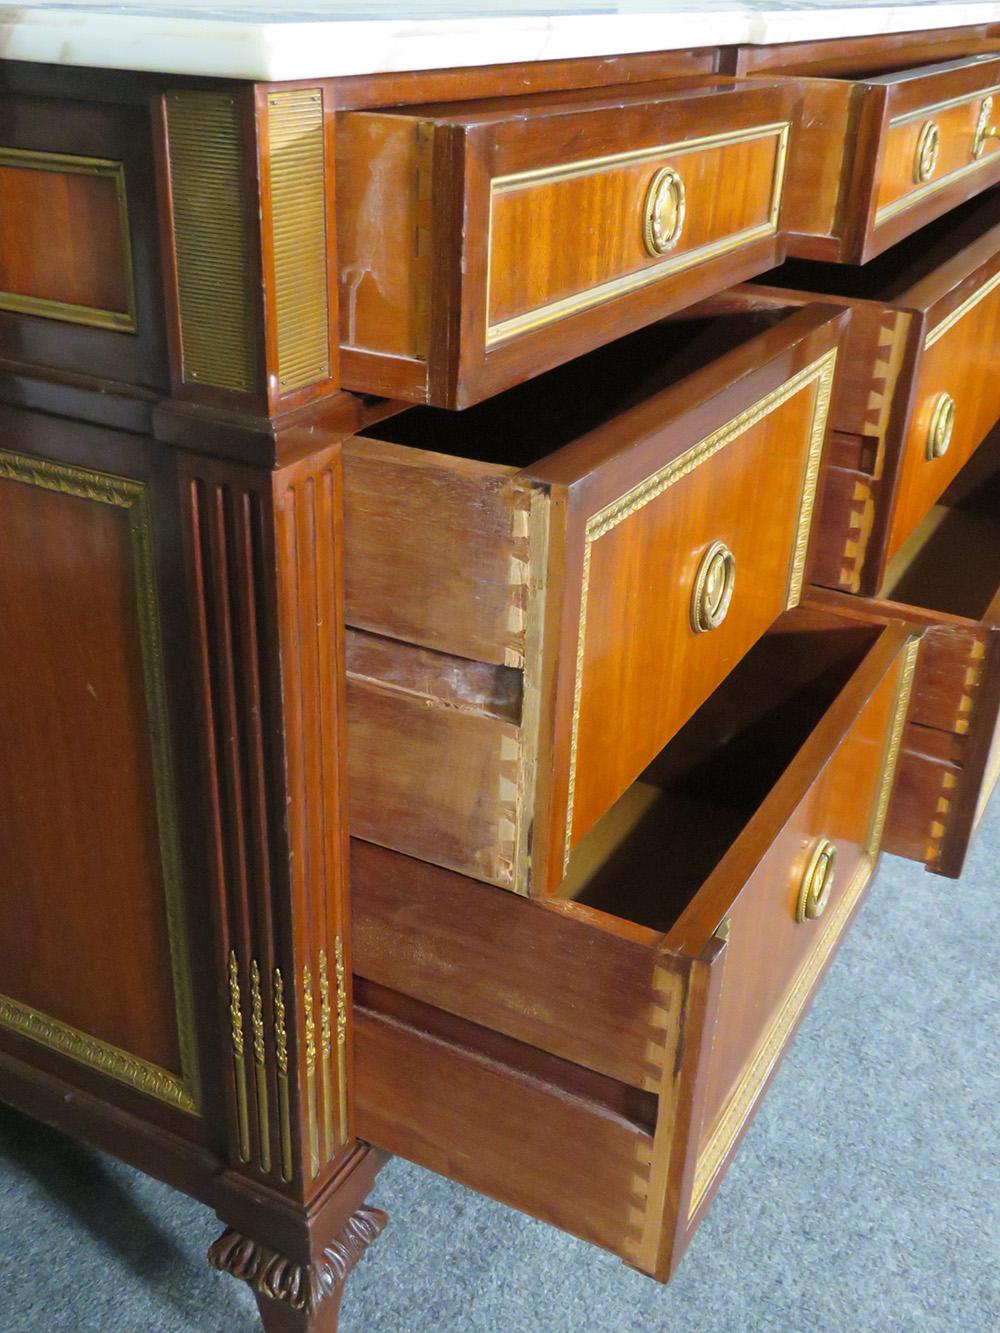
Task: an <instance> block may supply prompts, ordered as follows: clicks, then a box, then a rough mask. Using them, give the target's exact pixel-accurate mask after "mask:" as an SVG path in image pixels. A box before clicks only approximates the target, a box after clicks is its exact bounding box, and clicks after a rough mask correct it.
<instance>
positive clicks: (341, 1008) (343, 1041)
mask: <svg viewBox="0 0 1000 1333" xmlns="http://www.w3.org/2000/svg"><path fill="white" fill-rule="evenodd" d="M334 949H335V968H336V977H337V1077H338V1080H339V1084H338V1092H339V1101H340V1104H339V1108H338V1109H339V1111H340V1125H339V1142H340V1146H341V1147H343V1145H344V1144H345V1143H346V1142H347V1010H348V1002H347V972H346V970H345V968H344V944H343V941H342V940H341V938H340V936H339V935H338V936H337V938H336V940H335V942H334Z"/></svg>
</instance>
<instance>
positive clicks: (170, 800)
mask: <svg viewBox="0 0 1000 1333" xmlns="http://www.w3.org/2000/svg"><path fill="white" fill-rule="evenodd" d="M0 480H6V481H12V482H19V483H21V484H22V485H25V486H38V487H40V488H41V489H43V490H47V491H55V492H58V493H59V494H61V495H69V496H73V497H75V498H77V499H80V500H87V501H91V502H93V503H95V504H105V505H112V506H114V507H115V508H118V509H121V510H123V511H125V514H126V516H127V519H128V525H129V534H130V538H131V548H132V562H133V579H134V588H135V596H136V609H137V619H138V626H139V631H138V632H139V647H140V654H141V661H142V676H143V690H144V695H145V703H146V714H147V726H148V730H149V745H150V756H151V766H152V773H153V792H154V802H155V806H156V823H157V837H158V841H159V853H160V871H161V874H162V876H163V890H164V898H165V912H166V920H167V934H168V938H169V942H170V960H171V968H172V973H173V985H174V1007H175V1012H176V1015H177V1036H178V1044H179V1047H180V1055H181V1073H180V1074H176V1073H173V1072H171V1071H169V1070H166V1069H160V1068H159V1067H158V1066H156V1065H153V1064H150V1063H149V1061H147V1060H143V1059H142V1058H141V1057H139V1056H136V1055H133V1054H131V1053H130V1052H127V1051H122V1050H120V1049H119V1048H118V1047H117V1046H113V1045H112V1044H111V1043H109V1042H104V1041H101V1040H100V1039H98V1038H96V1037H94V1036H91V1035H90V1034H88V1033H85V1032H81V1031H79V1030H78V1029H76V1028H74V1027H72V1026H70V1025H69V1024H67V1023H63V1022H60V1021H59V1020H58V1019H57V1018H54V1017H52V1016H51V1015H48V1014H43V1013H40V1012H39V1011H38V1010H36V1009H33V1008H32V1007H31V1006H30V1005H26V1004H23V1003H21V1002H20V1001H18V1000H16V999H14V998H13V997H11V996H0V1025H2V1026H4V1027H7V1028H9V1029H10V1030H11V1031H14V1032H17V1033H18V1034H19V1035H21V1036H26V1037H30V1038H31V1039H32V1040H34V1041H38V1042H40V1043H42V1044H43V1045H45V1046H48V1047H49V1048H50V1049H52V1050H55V1051H58V1052H59V1053H60V1054H61V1055H65V1056H68V1057H69V1058H70V1059H72V1060H77V1061H79V1062H80V1063H81V1064H85V1065H89V1066H90V1067H91V1068H92V1069H95V1070H97V1071H98V1072H99V1073H101V1074H105V1075H107V1076H108V1077H110V1078H114V1079H117V1080H118V1081H119V1082H121V1083H126V1084H128V1085H129V1086H130V1087H132V1088H134V1089H136V1091H138V1092H142V1093H147V1094H148V1095H150V1096H153V1097H157V1098H159V1100H161V1101H164V1102H167V1103H169V1104H170V1105H171V1106H175V1107H177V1108H178V1109H180V1110H182V1111H187V1112H190V1113H192V1114H197V1113H198V1104H199V1089H198V1067H197V1058H196V1042H195V1028H194V1005H193V999H192V988H191V967H190V960H189V957H188V950H187V925H186V919H185V916H186V913H185V907H184V888H183V880H182V874H181V856H180V832H179V823H178V814H177V803H176V802H177V794H176V784H175V780H174V771H173V755H172V753H171V747H170V731H169V720H168V714H167V690H166V676H165V671H164V665H163V644H162V640H161V637H160V610H159V597H158V594H157V587H156V571H155V564H154V559H153V524H152V510H151V506H150V500H149V488H148V486H147V485H146V483H145V482H143V481H138V480H135V479H134V478H131V477H119V476H116V475H114V474H112V473H108V472H100V471H96V470H93V469H90V468H82V467H76V466H74V465H71V464H69V463H57V462H54V461H52V460H51V459H46V458H35V457H32V456H30V455H27V454H18V453H14V452H12V451H11V450H7V449H0Z"/></svg>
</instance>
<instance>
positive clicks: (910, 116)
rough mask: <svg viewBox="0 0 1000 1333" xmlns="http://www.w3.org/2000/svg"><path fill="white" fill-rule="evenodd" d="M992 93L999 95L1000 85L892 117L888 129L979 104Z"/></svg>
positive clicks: (978, 89)
mask: <svg viewBox="0 0 1000 1333" xmlns="http://www.w3.org/2000/svg"><path fill="white" fill-rule="evenodd" d="M992 93H1000V83H994V84H992V85H991V86H990V87H989V88H977V89H976V91H975V92H972V93H963V94H962V95H961V96H960V97H949V98H948V99H947V100H946V101H944V102H932V103H931V104H930V105H929V106H919V107H917V109H916V110H915V111H906V112H904V113H903V114H902V115H901V116H893V117H892V119H891V120H890V121H889V128H890V130H894V129H895V128H896V126H897V125H909V124H911V123H912V122H913V121H915V120H925V119H926V118H927V117H928V116H934V115H937V113H938V112H939V111H950V110H951V109H952V108H953V107H956V106H965V105H966V104H967V103H969V102H979V101H981V100H982V99H983V98H984V97H989V96H990V95H991V94H992Z"/></svg>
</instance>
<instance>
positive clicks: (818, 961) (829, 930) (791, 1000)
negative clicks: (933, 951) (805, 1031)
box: [688, 855, 875, 1221]
mask: <svg viewBox="0 0 1000 1333" xmlns="http://www.w3.org/2000/svg"><path fill="white" fill-rule="evenodd" d="M874 869H875V861H874V858H872V857H871V856H868V855H864V856H862V858H861V860H860V861H859V863H858V866H857V869H856V870H855V872H854V875H853V877H852V879H851V882H850V884H849V885H848V886H847V888H846V889H845V890H844V894H843V896H842V897H841V898H840V900H839V901H838V903H837V906H836V908H835V909H834V911H833V913H832V914H831V916H830V917H829V918H828V919H827V921H828V924H827V927H826V929H825V930H824V932H823V934H822V935H821V936H820V939H819V942H818V943H817V945H816V948H815V949H814V950H813V951H812V953H811V954H810V955H809V957H808V959H807V960H806V962H805V963H804V965H803V966H802V967H801V968H800V970H799V973H798V975H797V977H796V978H795V981H794V983H793V985H792V988H791V990H790V991H789V992H788V995H787V996H786V998H785V1002H784V1004H783V1005H782V1006H781V1008H780V1009H779V1011H778V1013H777V1015H776V1016H775V1019H774V1021H773V1023H772V1024H771V1026H770V1028H768V1030H767V1033H766V1034H765V1036H764V1039H763V1040H762V1041H761V1043H760V1045H759V1046H758V1047H757V1050H756V1053H755V1054H754V1057H753V1059H752V1060H751V1061H750V1063H749V1065H748V1066H747V1068H746V1070H745V1071H744V1073H743V1077H742V1078H741V1079H740V1081H739V1083H738V1084H737V1086H736V1088H735V1090H734V1091H733V1094H732V1096H731V1097H730V1099H729V1101H728V1103H727V1104H726V1109H725V1111H724V1112H723V1114H722V1118H721V1119H720V1121H719V1123H718V1125H717V1126H716V1129H715V1131H714V1133H713V1134H712V1136H711V1138H710V1139H709V1140H708V1142H707V1143H706V1144H705V1146H704V1147H703V1148H702V1149H701V1151H700V1152H699V1153H698V1158H697V1161H696V1162H695V1170H694V1181H693V1184H692V1186H691V1202H690V1204H689V1206H688V1220H689V1221H690V1219H691V1218H692V1217H694V1215H695V1213H696V1212H697V1211H698V1209H699V1207H700V1206H701V1203H702V1200H703V1199H704V1197H705V1195H706V1193H707V1192H708V1190H709V1188H710V1187H711V1185H712V1182H713V1181H714V1180H715V1178H716V1176H717V1175H718V1173H719V1168H720V1167H721V1166H722V1163H723V1162H724V1161H725V1159H726V1156H727V1155H728V1153H729V1150H730V1148H732V1146H733V1143H734V1142H735V1140H736V1137H737V1135H738V1134H739V1132H740V1130H741V1129H742V1127H743V1125H744V1124H745V1122H746V1118H747V1115H748V1114H749V1112H750V1109H751V1107H752V1106H753V1104H754V1102H755V1101H756V1100H757V1097H758V1095H759V1093H760V1090H761V1088H762V1087H763V1085H764V1083H765V1082H766V1081H767V1078H768V1076H769V1075H770V1073H771V1070H772V1069H773V1068H774V1066H775V1065H776V1064H777V1062H778V1057H779V1056H780V1054H781V1051H782V1049H783V1048H784V1045H785V1042H786V1041H787V1040H788V1035H789V1033H790V1032H791V1030H792V1028H793V1027H794V1026H795V1024H796V1022H797V1021H798V1018H799V1015H800V1014H801V1013H802V1011H803V1009H804V1008H805V1005H806V1002H807V1001H808V999H809V996H810V994H811V992H812V989H813V986H814V985H815V984H816V979H817V977H818V976H819V974H820V972H821V971H822V970H823V966H824V964H825V963H826V960H827V958H829V956H830V954H831V953H832V952H833V949H834V947H835V945H836V943H837V941H838V940H839V939H840V937H841V935H842V934H843V931H844V927H845V926H846V924H847V919H848V917H849V916H850V915H851V911H852V910H853V908H854V906H855V904H856V903H857V901H858V899H859V898H860V896H861V894H862V892H863V891H864V888H865V885H866V884H867V883H868V881H869V879H870V878H871V875H872V871H873V870H874Z"/></svg>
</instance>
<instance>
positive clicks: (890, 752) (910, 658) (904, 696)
mask: <svg viewBox="0 0 1000 1333" xmlns="http://www.w3.org/2000/svg"><path fill="white" fill-rule="evenodd" d="M919 652H920V640H919V639H910V640H909V642H908V643H907V645H906V647H905V648H904V649H903V662H902V666H901V667H900V670H899V681H898V683H897V686H896V701H895V704H894V705H893V714H892V721H891V723H890V724H889V733H888V735H887V736H886V741H885V754H884V756H883V760H882V775H881V778H880V779H879V786H878V793H877V795H876V797H875V804H874V806H873V807H872V822H871V825H870V827H869V830H868V837H867V839H866V840H865V851H866V852H867V853H868V854H869V856H878V853H879V849H880V848H881V846H882V834H883V833H884V831H885V821H886V816H887V815H888V813H889V800H890V798H891V796H892V784H893V779H894V778H895V776H896V763H897V761H898V759H899V751H900V749H901V748H902V744H903V728H904V726H905V725H906V715H907V713H908V712H909V708H910V695H911V694H912V692H913V678H914V675H915V674H916V670H917V656H918V654H919Z"/></svg>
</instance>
